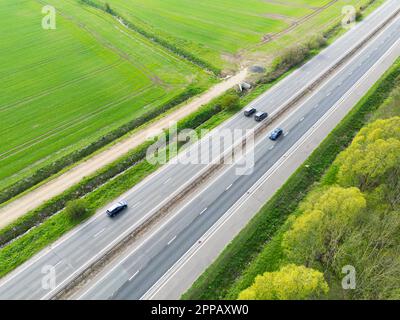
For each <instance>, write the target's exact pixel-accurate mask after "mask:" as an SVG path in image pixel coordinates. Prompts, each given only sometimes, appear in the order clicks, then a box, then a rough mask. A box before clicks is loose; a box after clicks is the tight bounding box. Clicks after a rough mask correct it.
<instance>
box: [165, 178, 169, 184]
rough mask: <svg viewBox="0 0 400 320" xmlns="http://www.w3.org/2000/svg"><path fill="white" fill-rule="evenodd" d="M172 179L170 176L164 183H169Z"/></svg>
mask: <svg viewBox="0 0 400 320" xmlns="http://www.w3.org/2000/svg"><path fill="white" fill-rule="evenodd" d="M170 181H171V178H168V179H167V180H165V181H164V182H163V184H167V183H168V182H170Z"/></svg>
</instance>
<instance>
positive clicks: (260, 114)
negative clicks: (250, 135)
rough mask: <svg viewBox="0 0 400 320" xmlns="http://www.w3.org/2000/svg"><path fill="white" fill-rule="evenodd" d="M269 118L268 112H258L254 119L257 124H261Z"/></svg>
mask: <svg viewBox="0 0 400 320" xmlns="http://www.w3.org/2000/svg"><path fill="white" fill-rule="evenodd" d="M267 117H268V113H266V112H257V113H256V115H255V117H254V119H255V120H256V121H257V122H261V121H263V120H264V119H266V118H267Z"/></svg>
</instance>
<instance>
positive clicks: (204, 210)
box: [200, 208, 208, 215]
mask: <svg viewBox="0 0 400 320" xmlns="http://www.w3.org/2000/svg"><path fill="white" fill-rule="evenodd" d="M207 209H208V208H205V209H203V211H201V212H200V215H202V214H203V213H204V212H206V211H207Z"/></svg>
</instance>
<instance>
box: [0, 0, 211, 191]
mask: <svg viewBox="0 0 400 320" xmlns="http://www.w3.org/2000/svg"><path fill="white" fill-rule="evenodd" d="M45 4H50V5H54V6H55V7H56V9H57V15H56V18H57V20H56V23H57V29H56V30H44V29H42V25H41V21H42V18H43V17H44V15H43V14H42V12H41V11H42V7H43V6H44V5H45ZM0 14H1V17H2V19H1V22H0V27H1V30H2V35H3V37H2V41H1V42H0V52H1V53H0V74H1V79H2V86H1V89H0V90H1V94H0V132H1V133H0V141H1V144H0V168H1V170H0V185H1V187H2V188H4V187H6V186H8V185H10V184H11V183H13V182H15V181H16V180H19V179H21V178H23V177H25V176H27V175H28V174H30V173H31V172H33V171H35V170H37V169H38V168H40V167H42V166H44V165H45V164H47V163H50V162H53V161H54V160H56V159H57V158H60V157H61V156H63V155H65V154H67V153H70V152H71V151H73V150H76V149H78V148H80V147H82V146H85V145H87V144H89V143H90V142H91V141H93V140H94V139H98V138H100V137H101V136H102V135H104V134H105V133H107V132H109V131H110V130H112V129H114V128H116V127H119V126H121V125H122V124H124V123H126V122H128V121H130V120H132V119H134V118H136V117H138V116H139V115H141V114H143V113H144V112H147V111H148V110H151V108H156V107H158V106H160V105H162V104H163V103H165V102H166V101H168V100H170V99H172V98H173V97H174V96H177V95H178V94H179V93H181V92H183V91H184V89H185V88H186V87H187V86H188V85H189V84H191V83H193V84H195V85H197V86H202V87H206V86H208V85H209V84H210V83H212V81H210V76H209V75H207V74H205V73H204V72H203V71H202V70H200V69H199V68H197V67H195V66H193V65H191V64H189V63H188V62H186V61H184V60H182V59H180V58H178V57H176V56H174V55H172V54H171V53H170V52H168V51H166V50H165V49H163V48H162V47H159V46H155V45H154V44H153V43H151V42H150V41H148V40H147V39H145V38H143V37H142V36H140V35H138V34H137V33H134V32H132V31H129V30H127V29H126V28H125V27H124V26H122V25H120V24H119V23H118V22H117V21H116V20H115V19H113V18H112V17H111V16H109V15H107V14H105V13H103V12H101V11H99V10H95V9H93V8H90V7H88V6H84V5H82V4H79V3H78V2H77V1H76V0H63V1H61V0H49V1H46V3H42V2H41V1H32V0H25V1H24V0H19V1H11V2H10V1H6V2H4V1H3V2H2V3H1V4H0Z"/></svg>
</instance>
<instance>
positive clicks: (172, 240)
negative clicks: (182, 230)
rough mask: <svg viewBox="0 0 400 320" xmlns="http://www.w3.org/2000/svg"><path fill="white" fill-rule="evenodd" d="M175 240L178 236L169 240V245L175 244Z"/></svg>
mask: <svg viewBox="0 0 400 320" xmlns="http://www.w3.org/2000/svg"><path fill="white" fill-rule="evenodd" d="M175 239H176V236H175V237H173V238H172V239H171V240H169V242H168V243H167V244H168V245H170V244H171V243H172V242H174V241H175Z"/></svg>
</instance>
